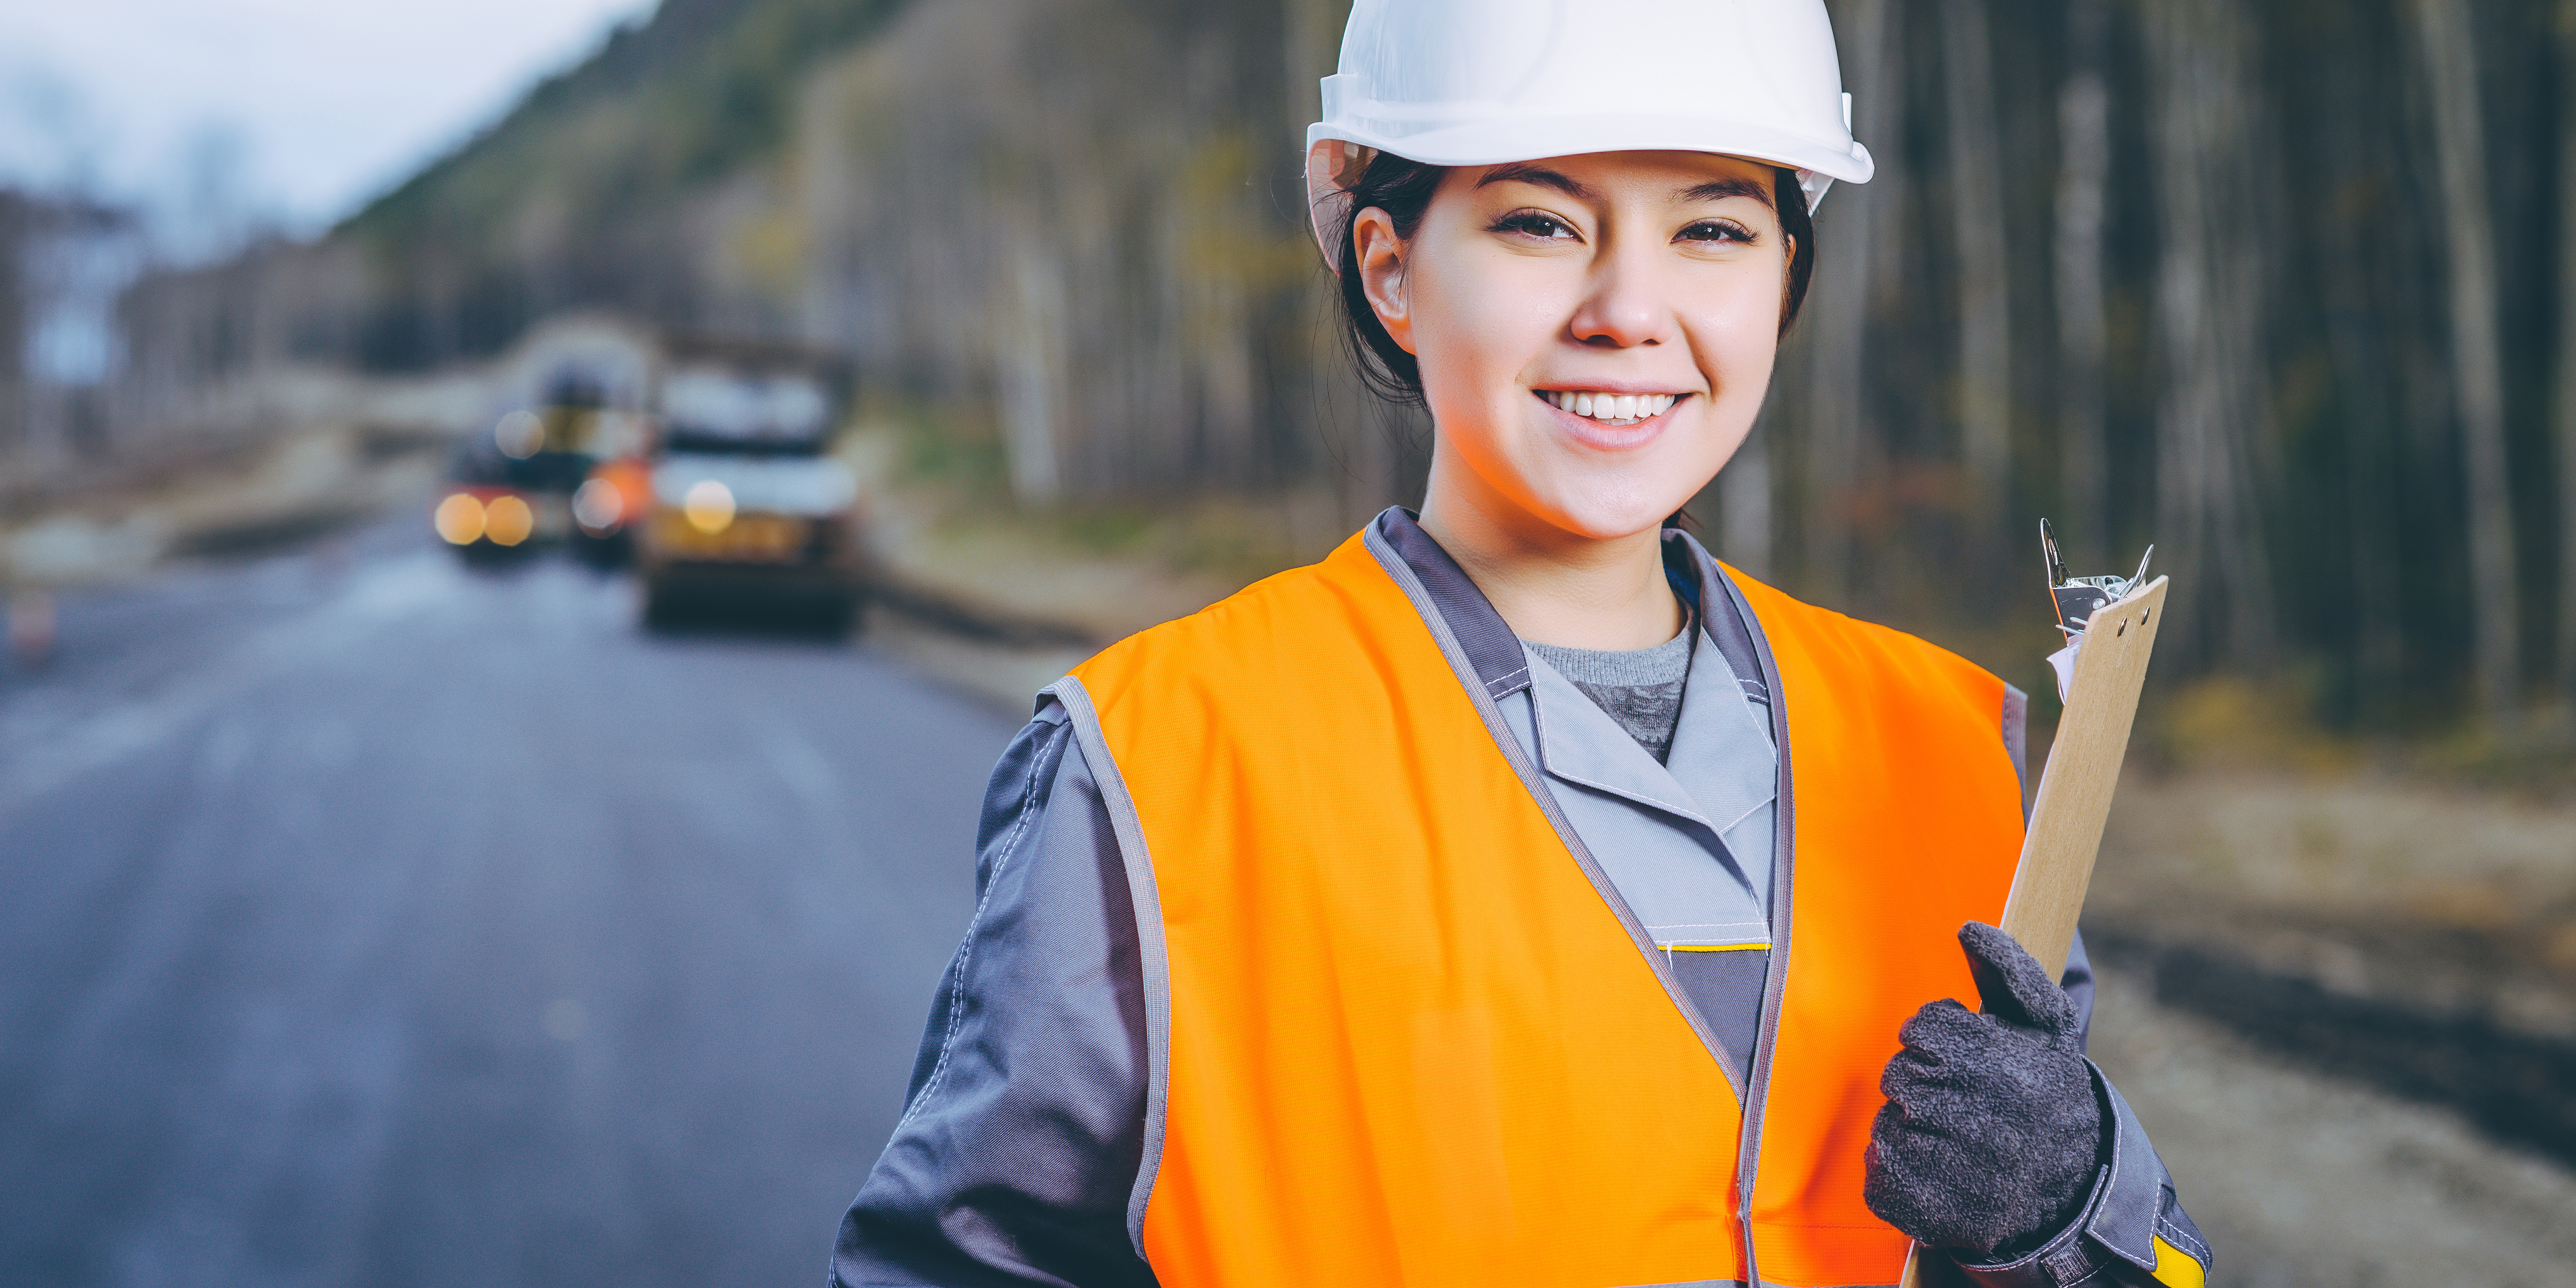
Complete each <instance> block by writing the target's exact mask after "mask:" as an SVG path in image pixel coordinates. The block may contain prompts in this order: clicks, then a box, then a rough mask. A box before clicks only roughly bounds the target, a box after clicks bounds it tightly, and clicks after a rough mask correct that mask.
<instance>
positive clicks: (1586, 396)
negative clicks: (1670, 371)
mask: <svg viewBox="0 0 2576 1288" xmlns="http://www.w3.org/2000/svg"><path fill="white" fill-rule="evenodd" d="M1539 396H1540V397H1542V398H1545V399H1547V401H1548V404H1549V405H1550V406H1553V407H1559V408H1563V409H1564V410H1566V411H1570V412H1573V413H1574V414H1575V415H1577V416H1589V417H1592V418H1593V419H1595V420H1606V421H1632V420H1648V419H1652V418H1654V417H1656V416H1661V415H1663V414H1664V413H1665V412H1667V411H1670V410H1672V406H1673V404H1674V403H1676V402H1679V401H1681V396H1680V395H1678V394H1593V393H1576V392H1574V391H1572V390H1566V389H1546V390H1541V391H1540V392H1539Z"/></svg>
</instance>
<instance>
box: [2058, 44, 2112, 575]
mask: <svg viewBox="0 0 2576 1288" xmlns="http://www.w3.org/2000/svg"><path fill="white" fill-rule="evenodd" d="M2109 18H2110V13H2109V4H2108V3H2107V0H2072V3H2071V4H2069V6H2068V8H2067V27H2068V31H2067V36H2068V40H2067V44H2068V52H2069V67H2068V71H2067V75H2066V83H2065V84H2064V85H2063V86H2061V87H2060V88H2059V90H2058V94H2057V144H2058V154H2057V155H2058V169H2057V335H2058V354H2059V358H2060V361H2061V363H2062V365H2061V366H2060V368H2059V370H2058V372H2057V388H2058V452H2059V458H2058V465H2059V471H2060V492H2061V496H2060V497H2059V504H2060V505H2062V506H2064V507H2065V517H2064V518H2063V519H2062V520H2060V521H2059V523H2058V525H2057V530H2058V532H2059V533H2060V534H2061V535H2060V538H2059V539H2060V540H2061V541H2062V542H2063V543H2064V546H2065V549H2066V553H2067V554H2068V555H2069V556H2070V557H2072V558H2074V559H2076V560H2077V561H2078V562H2080V563H2082V564H2083V565H2084V566H2086V567H2095V566H2107V564H2105V562H2104V561H2105V560H2107V559H2108V558H2109V556H2110V541H2111V538H2112V536H2113V535H2114V534H2113V533H2112V531H2111V523H2112V515H2111V506H2110V467H2109V452H2108V450H2107V445H2106V443H2105V441H2104V429H2103V401H2104V390H2103V364H2104V355H2105V352H2106V350H2107V349H2108V347H2109V329H2108V326H2107V325H2106V323H2107V319H2106V318H2105V317H2104V316H2103V286H2102V214H2103V199H2104V191H2105V189H2106V187H2107V186H2108V183H2109V179H2110V173H2111V91H2110V86H2109V84H2108V82H2107V81H2105V79H2104V78H2103V74H2102V46H2103V38H2104V35H2105V32H2104V28H2105V27H2107V26H2108V25H2109Z"/></svg>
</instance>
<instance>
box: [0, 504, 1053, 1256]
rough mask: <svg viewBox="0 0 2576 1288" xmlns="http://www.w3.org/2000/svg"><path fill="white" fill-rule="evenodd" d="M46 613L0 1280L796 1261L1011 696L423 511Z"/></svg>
mask: <svg viewBox="0 0 2576 1288" xmlns="http://www.w3.org/2000/svg"><path fill="white" fill-rule="evenodd" d="M59 617H60V623H61V650H60V653H59V656H58V657H57V658H56V660H55V661H54V663H53V664H51V665H50V666H47V667H45V668H43V669H41V670H35V671H30V670H27V669H25V668H11V669H0V1282H7V1283H10V1284H31V1285H34V1284H64V1285H74V1284H77V1285H90V1284H164V1283H191V1284H209V1285H230V1284H262V1285H304V1284H311V1285H346V1284H370V1285H387V1286H394V1285H408V1284H423V1285H429V1284H436V1285H459V1284H465V1285H520V1284H526V1285H536V1284H544V1285H561V1284H567V1283H618V1284H628V1285H651V1284H673V1285H679V1284H687V1285H693V1286H700V1285H730V1284H745V1285H749V1284H761V1285H773V1284H805V1283H819V1282H820V1281H821V1278H822V1275H823V1271H824V1262H825V1258H826V1255H827V1253H828V1250H829V1247H830V1241H831V1236H832V1232H833V1228H834V1225H835V1223H836V1222H837V1220H838V1218H839V1215H840V1211H841V1209H842V1207H843V1206H844V1205H845V1204H846V1203H847V1202H848V1201H849V1198H850V1195H851V1194H852V1193H854V1192H855V1191H856V1189H857V1187H858V1184H859V1181H860V1179H861V1178H862V1177H863V1176H864V1175H865V1173H866V1171H867V1168H868V1166H869V1164H870V1163H871V1162H872V1161H873V1159H874V1157H875V1155H876V1152H877V1150H878V1148H879V1147H880V1146H881V1145H882V1144H883V1142H884V1139H885V1135H886V1132H887V1131H888V1130H889V1129H890V1128H891V1126H892V1124H893V1120H894V1117H895V1115H896V1113H897V1112H898V1111H899V1108H900V1100H901V1096H902V1092H903V1086H904V1080H905V1077H906V1076H907V1073H908V1071H909V1066H910V1061H911V1057H912V1051H913V1047H914V1044H915V1043H916V1042H917V1040H918V1038H919V1034H920V1031H921V1022H922V1017H923V1015H924V1014H925V1011H926V1007H927V1005H928V1001H929V997H930V993H931V990H932V987H933V985H934V984H935V982H936V976H937V974H938V971H939V969H940V967H941V965H942V963H944V961H945V960H946V958H947V956H948V954H949V952H950V951H951V950H952V949H953V947H954V946H955V942H956V938H957V935H958V934H959V932H960V931H961V930H962V928H963V927H964V925H965V922H966V918H967V916H968V914H969V913H970V911H971V904H972V895H973V890H972V882H973V858H972V854H971V845H972V838H973V832H974V822H975V817H974V816H975V807H976V804H977V801H978V799H979V798H980V795H981V792H982V787H983V780H984V776H985V774H986V773H987V772H988V771H989V769H990V767H991V763H992V760H993V758H994V756H995V755H996V754H997V753H998V752H999V751H1000V749H1001V747H1002V745H1003V743H1004V741H1005V740H1006V739H1007V738H1008V737H1009V735H1010V733H1011V729H1012V723H1011V721H1010V719H1009V718H1008V716H1007V715H1004V714H1001V713H999V712H997V711H996V710H994V709H992V708H989V707H986V706H983V705H979V704H977V703H975V702H973V701H971V700H969V699H967V698H964V697H962V696H959V695H958V694H956V693H954V692H952V691H949V690H945V689H943V688H941V687H939V686H938V685H936V684H934V683H932V682H929V681H926V680H924V679H922V678H920V677H919V676H918V674H916V673H914V672H912V671H909V670H907V669H906V668H905V667H904V666H902V665H901V664H899V663H897V662H895V661H893V660H890V659H889V658H888V657H887V656H885V655H883V654H881V653H879V652H877V651H876V650H874V649H872V648H871V647H869V646H868V645H867V644H866V643H865V642H864V641H862V642H860V643H856V644H837V643H829V642H823V641H817V640H812V639H795V638H780V637H762V636H758V635H707V636H699V637H679V638H671V637H655V636H648V635H645V634H643V633H641V632H639V631H638V630H637V629H636V627H635V625H634V604H633V599H632V595H631V592H630V591H629V590H628V588H627V587H626V586H624V585H623V584H622V583H620V582H617V581H614V580H607V579H602V578H600V577H597V576H595V575H592V574H590V573H588V572H586V571H584V570H582V569H579V568H577V567H574V566H571V565H568V564H566V563H563V562H547V563H540V564H535V565H532V566H528V567H525V568H522V569H519V570H517V571H516V572H513V573H507V574H500V575H485V574H478V573H474V572H469V571H468V570H466V569H463V568H461V567H460V566H459V565H458V564H457V563H456V561H454V560H453V559H451V558H449V557H448V556H447V555H446V554H445V553H444V552H443V551H440V550H436V549H431V548H429V547H428V546H427V545H426V544H425V543H424V542H423V540H422V539H421V538H419V537H418V536H416V535H414V533H413V528H412V525H410V524H408V523H406V524H399V525H388V526H387V527H385V528H381V529H378V530H375V531H373V532H370V533H367V534H364V535H362V536H360V537H358V538H356V539H355V540H353V541H344V542H341V543H339V544H336V545H333V546H329V547H326V548H324V549H322V550H320V551H316V552H308V553H305V554H299V555H294V556H290V557H284V558H278V559H272V560H269V561H267V562H263V563H259V564H254V565H246V566H235V567H229V568H221V569H203V570H197V571H193V572H186V573H181V574H177V575H174V576H171V577H169V578H165V579H164V580H162V581H160V582H157V583H155V584H153V585H151V586H147V587H140V588H134V589H128V590H122V591H113V592H101V593H97V594H91V595H86V596H72V597H67V598H66V599H65V600H64V602H63V603H62V604H61V605H60V612H59ZM0 665H5V664H0Z"/></svg>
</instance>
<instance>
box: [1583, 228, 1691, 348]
mask: <svg viewBox="0 0 2576 1288" xmlns="http://www.w3.org/2000/svg"><path fill="white" fill-rule="evenodd" d="M1655 250H1656V248H1655V247H1652V246H1647V245H1642V244H1639V239H1635V238H1625V239H1620V240H1618V241H1614V242H1612V243H1611V244H1609V245H1608V246H1606V247H1604V248H1603V250H1602V253H1601V255H1600V256H1599V257H1598V258H1597V259H1595V260H1594V261H1593V263H1592V273H1591V276H1590V279H1589V280H1588V281H1587V282H1586V284H1585V285H1586V290H1585V292H1584V296H1583V303H1582V304H1581V305H1580V306H1579V307H1577V308H1576V309H1575V311H1574V317H1573V318H1572V319H1571V320H1570V322H1569V323H1568V329H1569V331H1570V332H1571V333H1572V335H1573V337H1574V340H1575V342H1576V343H1578V344H1581V345H1584V346H1586V347H1588V348H1595V349H1630V348H1636V347H1638V346H1640V345H1655V344H1662V343H1663V342H1664V341H1666V340H1668V339H1671V338H1672V336H1673V334H1674V332H1675V322H1674V319H1673V311H1672V309H1671V307H1670V306H1669V305H1668V304H1667V303H1666V302H1665V299H1664V294H1663V290H1662V285H1663V283H1662V280H1661V279H1662V274H1661V273H1660V272H1658V271H1657V270H1658V269H1659V268H1661V267H1662V266H1661V265H1660V264H1659V263H1658V262H1657V257H1656V255H1655Z"/></svg>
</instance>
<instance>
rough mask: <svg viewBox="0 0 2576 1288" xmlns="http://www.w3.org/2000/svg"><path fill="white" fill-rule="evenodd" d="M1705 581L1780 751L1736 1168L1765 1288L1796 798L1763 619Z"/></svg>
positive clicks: (1739, 1213)
mask: <svg viewBox="0 0 2576 1288" xmlns="http://www.w3.org/2000/svg"><path fill="white" fill-rule="evenodd" d="M1702 575H1703V576H1705V577H1707V578H1708V579H1709V580H1712V581H1715V582H1716V583H1717V584H1718V585H1719V586H1720V587H1721V588H1723V589H1724V590H1725V592H1726V595H1727V598H1728V599H1730V600H1731V601H1733V603H1734V605H1735V611H1736V613H1737V614H1738V615H1739V616H1740V617H1741V618H1742V619H1743V621H1744V628H1745V632H1746V633H1747V634H1749V635H1751V636H1752V637H1753V653H1754V656H1755V657H1757V658H1759V659H1761V662H1762V682H1763V684H1765V685H1766V686H1768V687H1769V688H1770V690H1771V737H1772V741H1773V743H1774V744H1775V745H1776V746H1777V748H1778V751H1779V762H1780V768H1779V777H1778V779H1777V780H1776V781H1775V784H1774V787H1775V790H1776V791H1777V793H1778V797H1779V799H1778V803H1777V805H1776V806H1775V807H1774V808H1773V810H1772V814H1771V818H1772V822H1771V832H1772V837H1773V841H1772V846H1771V969H1770V972H1769V975H1768V977H1767V978H1766V979H1764V980H1763V983H1762V1018H1761V1021H1760V1024H1759V1026H1758V1031H1759V1036H1757V1037H1756V1038H1755V1039H1754V1043H1753V1063H1752V1067H1751V1068H1749V1069H1747V1070H1746V1072H1745V1095H1744V1129H1743V1130H1742V1131H1740V1132H1738V1133H1737V1136H1736V1144H1737V1150H1738V1153H1737V1156H1736V1165H1735V1191H1736V1220H1737V1223H1738V1224H1739V1226H1740V1227H1741V1228H1742V1230H1743V1232H1744V1279H1745V1283H1746V1284H1747V1286H1748V1288H1763V1283H1762V1270H1761V1263H1760V1260H1759V1258H1758V1257H1757V1256H1756V1254H1755V1252H1754V1247H1753V1185H1754V1181H1755V1179H1756V1177H1757V1176H1758V1174H1759V1173H1760V1171H1761V1162H1762V1115H1763V1111H1764V1109H1765V1107H1766V1106H1767V1104H1768V1101H1769V1099H1770V1094H1771V1053H1772V1050H1773V1048H1774V1047H1776V1046H1777V1045H1778V1040H1779V1036H1780V999H1781V997H1782V996H1783V995H1784V994H1785V993H1786V992H1787V991H1788V981H1789V957H1790V944H1789V923H1790V915H1789V913H1790V905H1791V903H1792V902H1793V901H1794V899H1795V897H1796V881H1795V876H1796V871H1797V864H1796V858H1797V855H1796V851H1797V848H1798V847H1797V836H1798V827H1797V821H1798V812H1797V796H1796V793H1795V791H1794V790H1793V784H1792V783H1791V782H1790V772H1789V701H1788V694H1787V692H1786V691H1785V690H1784V689H1783V688H1782V687H1781V684H1780V668H1779V664H1778V662H1777V661H1776V660H1775V659H1774V658H1773V657H1772V655H1771V641H1770V640H1769V639H1768V638H1766V637H1764V635H1763V634H1762V623H1761V620H1760V619H1758V618H1756V617H1755V616H1754V615H1753V607H1752V605H1750V604H1747V603H1746V602H1745V601H1744V597H1743V595H1742V594H1740V593H1738V592H1737V591H1736V589H1735V584H1734V583H1733V582H1731V581H1728V580H1727V579H1726V575H1725V574H1724V573H1723V572H1720V571H1718V570H1716V569H1715V568H1708V569H1704V570H1703V573H1702Z"/></svg>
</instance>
